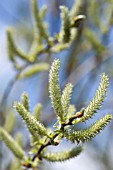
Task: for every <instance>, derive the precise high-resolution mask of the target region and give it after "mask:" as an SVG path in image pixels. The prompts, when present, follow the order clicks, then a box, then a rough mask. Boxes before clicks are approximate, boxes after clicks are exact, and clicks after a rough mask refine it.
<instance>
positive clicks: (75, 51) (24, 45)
mask: <svg viewBox="0 0 113 170" xmlns="http://www.w3.org/2000/svg"><path fill="white" fill-rule="evenodd" d="M73 2H74V1H73V0H70V1H68V0H39V1H38V5H39V8H41V7H42V6H43V5H45V4H46V5H47V7H48V9H47V14H46V17H45V21H46V22H47V24H48V32H49V34H50V35H51V36H54V35H55V34H56V33H58V32H59V30H60V25H61V20H60V9H59V6H60V5H65V6H67V7H68V8H69V9H70V8H71V7H72V6H73ZM80 14H84V15H86V20H85V22H84V23H83V24H82V25H81V27H80V28H79V33H78V34H79V35H78V37H77V38H76V39H75V41H74V42H73V44H72V45H71V47H70V48H69V49H68V50H64V51H62V52H60V53H57V54H53V55H51V56H49V55H44V56H42V58H44V59H45V58H46V59H47V60H48V61H49V62H52V61H53V59H54V58H59V59H60V61H61V69H60V76H59V79H60V85H61V88H63V87H64V85H65V83H67V82H71V83H72V84H73V85H74V88H73V95H72V100H71V103H72V104H74V105H75V107H76V108H77V110H78V111H79V110H80V109H81V108H82V107H86V106H87V105H88V103H89V102H90V100H91V99H92V98H93V96H94V95H95V91H96V89H97V87H98V84H99V80H100V75H101V74H102V73H103V72H105V73H106V74H108V76H109V89H108V93H107V96H106V99H105V101H104V104H103V106H102V108H101V110H100V111H99V113H98V114H97V115H96V116H95V117H94V119H93V120H90V121H88V122H87V123H86V124H84V123H83V124H80V128H81V127H87V126H89V125H90V124H92V123H93V122H95V121H96V120H97V119H98V118H100V117H102V116H103V115H105V114H106V113H111V114H113V50H112V49H113V0H91V1H90V0H84V5H83V8H82V9H81V11H80ZM8 27H12V29H13V37H14V40H15V43H16V44H17V45H18V47H19V48H21V49H22V50H23V51H27V50H28V49H29V47H30V44H31V42H32V37H33V34H32V32H33V30H32V17H31V8H30V0H19V1H18V0H10V2H8V1H7V0H4V1H0V103H1V104H0V107H1V108H0V124H1V126H2V125H3V124H4V119H5V117H8V115H9V113H10V114H13V113H12V112H14V111H13V110H12V106H13V102H14V100H20V96H21V94H22V92H23V91H26V92H27V93H28V96H29V99H30V110H31V112H32V110H33V107H34V106H35V105H36V104H37V103H38V102H40V103H42V105H43V109H42V115H41V121H42V122H43V123H44V124H45V125H46V126H50V127H52V125H53V123H54V122H55V120H56V118H55V115H54V114H53V113H52V108H51V103H50V99H49V93H48V72H42V73H38V74H36V75H34V76H32V77H31V78H26V79H23V80H19V81H16V82H15V83H14V84H13V83H12V82H13V79H14V77H15V75H16V70H15V69H14V67H13V65H12V63H11V62H10V61H9V59H8V53H7V45H6V29H7V28H8ZM4 96H5V97H4ZM13 117H15V119H16V123H15V127H14V128H13V131H12V132H11V134H12V135H13V136H17V137H18V136H19V132H22V141H21V142H22V144H23V146H24V147H25V148H26V150H28V148H29V138H28V132H27V131H26V129H25V126H24V125H23V123H22V121H21V119H20V117H19V116H18V115H17V113H14V115H13ZM10 121H12V120H10V116H9V121H8V123H10ZM77 128H79V127H77ZM112 145H113V122H111V123H110V124H109V126H108V127H106V128H105V130H104V131H103V132H102V133H101V134H99V135H98V136H97V137H95V138H94V139H93V140H92V141H91V142H88V143H87V144H85V146H84V147H85V149H84V151H83V153H82V154H81V155H80V156H78V157H77V158H74V159H72V160H70V161H67V162H65V163H53V164H52V163H51V164H50V163H47V162H46V161H45V162H43V165H42V167H41V169H42V170H46V169H51V170H59V169H65V170H67V169H68V170H72V169H77V168H78V169H79V170H90V169H92V170H95V169H96V170H113V146H112ZM68 147H72V144H70V143H66V141H63V142H62V143H61V145H60V146H58V147H55V148H52V149H55V150H59V149H65V148H68ZM13 160H14V158H13V155H12V154H11V153H10V151H9V150H8V149H7V148H6V146H5V145H4V144H3V143H2V142H0V170H9V169H11V162H12V161H13Z"/></svg>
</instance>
